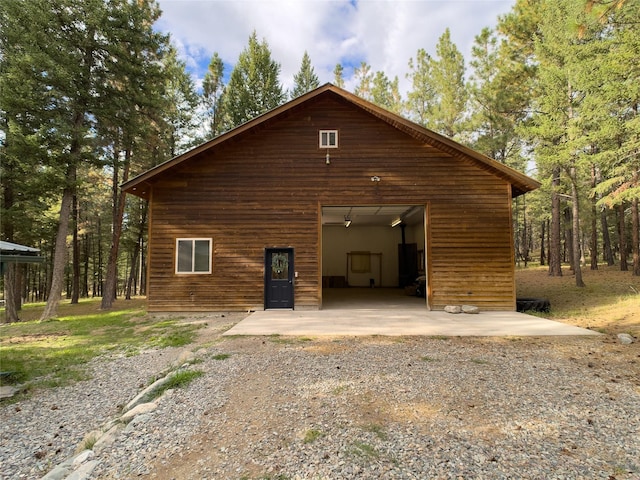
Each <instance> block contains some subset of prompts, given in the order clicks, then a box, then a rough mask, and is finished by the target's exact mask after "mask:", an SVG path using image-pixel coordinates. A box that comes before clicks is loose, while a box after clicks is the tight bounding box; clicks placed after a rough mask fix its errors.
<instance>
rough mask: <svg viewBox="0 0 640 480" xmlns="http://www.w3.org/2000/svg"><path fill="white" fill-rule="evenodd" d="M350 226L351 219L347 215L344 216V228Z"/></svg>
mask: <svg viewBox="0 0 640 480" xmlns="http://www.w3.org/2000/svg"><path fill="white" fill-rule="evenodd" d="M350 225H351V217H349V215H345V216H344V228H349V226H350Z"/></svg>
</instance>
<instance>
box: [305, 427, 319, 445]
mask: <svg viewBox="0 0 640 480" xmlns="http://www.w3.org/2000/svg"><path fill="white" fill-rule="evenodd" d="M322 435H323V433H322V432H321V431H320V430H316V429H310V430H307V431H306V432H305V433H304V439H303V440H302V441H303V442H304V443H313V442H315V441H316V440H317V439H319V438H320V437H321V436H322Z"/></svg>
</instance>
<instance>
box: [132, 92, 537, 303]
mask: <svg viewBox="0 0 640 480" xmlns="http://www.w3.org/2000/svg"><path fill="white" fill-rule="evenodd" d="M538 186H539V184H538V182H536V181H535V180H532V179H531V178H529V177H527V176H525V175H523V174H521V173H519V172H517V171H515V170H513V169H511V168H508V167H506V166H505V165H502V164H500V163H498V162H496V161H494V160H492V159H490V158H487V157H485V156H483V155H481V154H479V153H478V152H475V151H473V150H471V149H469V148H467V147H464V146H462V145H460V144H458V143H456V142H454V141H452V140H450V139H448V138H445V137H443V136H442V135H439V134H437V133H434V132H432V131H430V130H428V129H425V128H423V127H421V126H419V125H417V124H415V123H412V122H410V121H408V120H406V119H404V118H402V117H399V116H397V115H395V114H393V113H390V112H388V111H386V110H384V109H382V108H380V107H378V106H375V105H373V104H371V103H369V102H367V101H364V100H362V99H360V98H358V97H356V96H354V95H353V94H351V93H348V92H346V91H345V90H342V89H340V88H337V87H335V86H333V85H331V84H327V85H324V86H322V87H320V88H318V89H316V90H314V91H312V92H309V93H308V94H306V95H304V96H302V97H299V98H297V99H295V100H293V101H291V102H289V103H287V104H285V105H282V106H281V107H278V108H276V109H274V110H272V111H270V112H268V113H266V114H264V115H262V116H260V117H258V118H255V119H254V120H251V121H249V122H247V123H245V124H243V125H241V126H239V127H237V128H235V129H233V130H231V131H229V132H227V133H225V134H223V135H220V136H219V137H217V138H215V139H213V140H211V141H209V142H207V143H204V144H203V145H200V146H199V147H196V148H194V149H193V150H191V151H189V152H186V153H184V154H183V155H180V156H178V157H176V158H174V159H172V160H170V161H168V162H165V163H163V164H161V165H159V166H157V167H155V168H153V169H151V170H149V171H147V172H145V173H143V174H141V175H139V176H137V177H136V178H134V179H132V180H130V181H128V182H127V183H125V184H124V185H123V186H122V188H123V189H124V190H125V191H126V192H128V193H130V194H133V195H137V196H139V197H142V198H146V199H148V200H149V202H150V223H149V244H148V248H149V256H148V265H149V268H148V283H147V289H148V308H149V310H150V311H191V310H199V311H216V310H218V311H223V310H249V309H262V308H295V309H301V308H310V309H318V308H322V300H323V289H326V288H347V287H358V286H359V287H370V286H374V287H376V288H378V287H383V288H384V287H389V288H401V287H405V286H406V285H411V284H412V283H414V281H415V279H416V277H418V276H421V275H422V276H423V278H424V280H425V281H424V283H426V285H425V288H426V299H425V308H431V309H442V308H443V307H444V306H445V305H461V304H473V305H477V306H479V307H481V308H482V309H484V310H515V300H516V299H515V285H514V249H513V231H512V221H511V203H512V199H513V198H515V197H516V196H518V195H522V194H524V193H526V192H528V191H531V190H533V189H535V188H537V187H538Z"/></svg>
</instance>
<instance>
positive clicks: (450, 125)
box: [429, 28, 468, 138]
mask: <svg viewBox="0 0 640 480" xmlns="http://www.w3.org/2000/svg"><path fill="white" fill-rule="evenodd" d="M464 68H465V67H464V58H463V56H462V54H461V53H460V51H459V50H458V48H457V47H456V45H455V44H454V43H453V42H452V41H451V33H450V31H449V29H448V28H447V29H446V30H445V32H444V33H443V34H442V36H441V37H440V38H439V40H438V44H437V45H436V58H435V59H433V60H432V66H431V72H432V75H433V80H432V81H433V84H434V87H435V91H436V103H435V105H434V108H433V109H432V110H431V112H430V119H429V124H430V125H431V126H430V128H432V129H434V130H435V131H437V132H440V133H442V134H444V135H446V136H448V137H450V138H458V137H459V136H460V135H462V133H463V128H464V127H463V122H464V119H465V113H466V108H467V97H468V95H467V89H466V85H465V81H464V73H465V69H464Z"/></svg>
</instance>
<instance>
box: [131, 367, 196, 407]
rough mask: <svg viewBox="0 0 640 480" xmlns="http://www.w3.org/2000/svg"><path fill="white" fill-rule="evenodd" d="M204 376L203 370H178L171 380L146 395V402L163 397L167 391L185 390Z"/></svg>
mask: <svg viewBox="0 0 640 480" xmlns="http://www.w3.org/2000/svg"><path fill="white" fill-rule="evenodd" d="M202 375H204V372H203V371H202V370H178V371H177V372H175V373H174V374H173V375H171V376H170V377H169V379H168V380H167V381H166V382H165V383H163V384H162V385H160V386H159V387H158V388H154V389H153V390H152V391H151V392H149V395H145V398H144V401H145V402H151V401H153V400H155V399H156V398H158V397H160V396H162V394H163V393H164V392H166V391H167V390H173V389H176V388H185V387H187V386H188V385H189V384H190V383H191V382H193V381H194V380H195V379H196V378H199V377H201V376H202Z"/></svg>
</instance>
